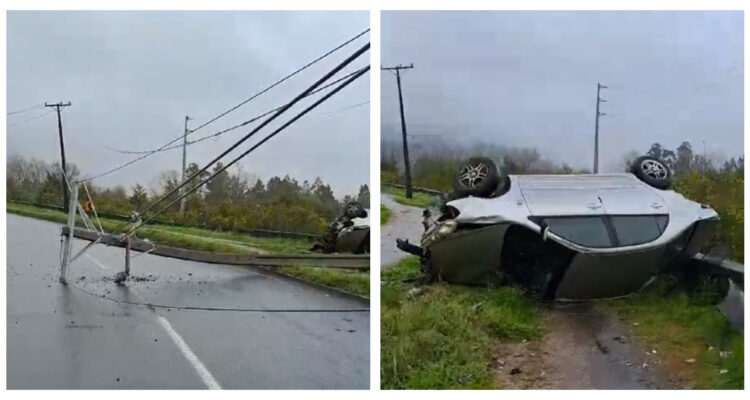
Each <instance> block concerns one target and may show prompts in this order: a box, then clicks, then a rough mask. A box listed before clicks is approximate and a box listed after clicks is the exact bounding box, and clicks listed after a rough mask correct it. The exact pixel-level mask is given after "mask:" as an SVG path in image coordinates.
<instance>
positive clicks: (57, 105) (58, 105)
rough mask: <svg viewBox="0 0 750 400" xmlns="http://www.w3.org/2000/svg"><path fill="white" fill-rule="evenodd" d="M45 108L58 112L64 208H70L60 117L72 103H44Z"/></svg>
mask: <svg viewBox="0 0 750 400" xmlns="http://www.w3.org/2000/svg"><path fill="white" fill-rule="evenodd" d="M44 106H45V107H53V108H54V109H55V110H56V111H57V132H58V134H59V136H60V158H61V159H62V172H63V176H62V188H63V206H64V207H67V206H68V199H69V198H70V192H69V189H68V184H67V183H66V182H65V181H66V179H67V176H68V168H67V166H66V164H65V141H64V140H63V129H62V119H61V117H60V109H61V108H63V107H70V102H67V103H63V102H58V103H55V104H47V103H44Z"/></svg>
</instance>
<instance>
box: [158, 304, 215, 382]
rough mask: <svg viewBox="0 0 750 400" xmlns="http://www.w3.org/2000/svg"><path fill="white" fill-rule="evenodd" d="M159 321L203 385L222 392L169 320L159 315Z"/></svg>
mask: <svg viewBox="0 0 750 400" xmlns="http://www.w3.org/2000/svg"><path fill="white" fill-rule="evenodd" d="M157 319H158V320H159V324H161V326H162V327H163V328H164V329H165V330H166V331H167V333H168V334H169V336H170V337H171V338H172V340H173V341H174V342H175V344H176V345H177V348H179V349H180V351H181V352H182V355H184V356H185V358H186V359H187V360H188V361H189V362H190V364H191V365H192V366H193V368H195V371H196V372H197V373H198V375H199V376H200V377H201V379H202V380H203V383H205V384H206V386H207V387H208V388H209V389H211V390H221V386H220V385H219V382H216V379H214V377H213V375H211V372H209V371H208V368H206V366H205V365H203V363H202V362H201V360H200V359H198V356H196V355H195V353H193V351H192V350H191V349H190V346H188V345H187V343H185V341H184V340H183V339H182V336H180V334H179V333H177V331H175V330H174V329H173V328H172V325H171V324H170V323H169V321H167V319H166V318H164V317H162V316H161V315H158V317H157Z"/></svg>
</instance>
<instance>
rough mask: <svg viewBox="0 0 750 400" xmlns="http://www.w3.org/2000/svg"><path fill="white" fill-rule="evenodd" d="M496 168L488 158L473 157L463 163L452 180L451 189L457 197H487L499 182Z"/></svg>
mask: <svg viewBox="0 0 750 400" xmlns="http://www.w3.org/2000/svg"><path fill="white" fill-rule="evenodd" d="M499 180H500V178H499V173H498V171H497V166H496V165H495V163H494V162H493V161H492V160H490V159H489V158H485V157H473V158H470V159H469V160H468V161H467V162H465V163H463V164H462V165H461V166H460V167H459V168H458V171H457V173H456V178H455V179H454V180H453V189H454V190H455V192H456V195H457V196H458V197H466V196H474V197H488V196H489V195H491V194H492V192H494V191H495V189H496V188H497V184H498V182H499Z"/></svg>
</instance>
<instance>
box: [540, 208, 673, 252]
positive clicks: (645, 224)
mask: <svg viewBox="0 0 750 400" xmlns="http://www.w3.org/2000/svg"><path fill="white" fill-rule="evenodd" d="M668 220H669V218H668V217H667V216H666V215H604V216H578V217H545V218H543V221H544V223H545V224H547V226H548V227H549V230H550V232H552V233H554V234H556V235H558V236H560V237H561V238H563V239H565V240H568V241H570V242H573V243H576V244H579V245H581V246H586V247H592V248H602V247H620V246H634V245H638V244H643V243H648V242H650V241H653V240H656V239H657V238H658V237H659V236H661V234H662V233H663V232H664V229H666V227H667V222H668Z"/></svg>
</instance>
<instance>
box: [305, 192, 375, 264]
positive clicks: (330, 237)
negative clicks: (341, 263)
mask: <svg viewBox="0 0 750 400" xmlns="http://www.w3.org/2000/svg"><path fill="white" fill-rule="evenodd" d="M310 250H311V251H316V252H322V253H334V252H335V253H354V254H365V253H370V212H369V211H368V210H367V209H365V208H364V207H363V206H362V204H360V203H358V202H354V201H353V202H350V203H348V204H346V205H345V206H344V210H343V212H342V214H341V215H340V216H339V217H337V218H336V219H335V220H333V222H331V225H330V227H329V228H328V230H327V231H326V233H324V234H323V235H321V236H320V237H318V239H317V240H315V243H314V244H313V247H312V248H311V249H310Z"/></svg>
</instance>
